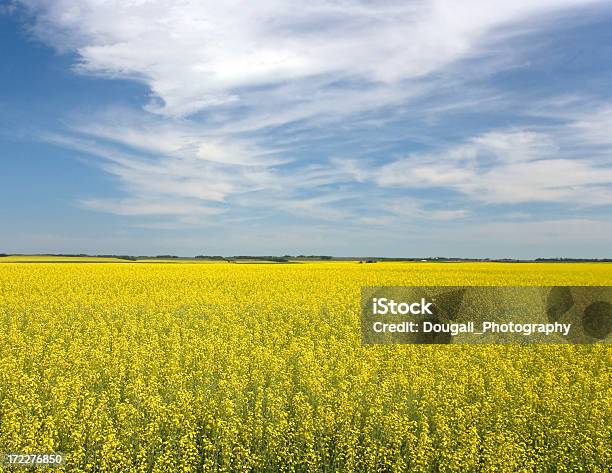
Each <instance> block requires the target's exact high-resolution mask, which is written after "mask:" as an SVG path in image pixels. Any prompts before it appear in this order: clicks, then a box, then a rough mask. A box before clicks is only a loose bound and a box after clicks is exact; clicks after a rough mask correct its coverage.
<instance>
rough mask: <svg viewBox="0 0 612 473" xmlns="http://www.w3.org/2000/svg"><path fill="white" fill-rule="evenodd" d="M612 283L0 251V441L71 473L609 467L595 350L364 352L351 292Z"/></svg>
mask: <svg viewBox="0 0 612 473" xmlns="http://www.w3.org/2000/svg"><path fill="white" fill-rule="evenodd" d="M611 281H612V265H608V264H501V263H500V264H497V263H458V264H454V263H453V264H451V263H431V264H430V263H377V264H358V263H312V264H309V263H304V264H277V265H270V264H265V265H264V264H262V265H258V264H250V265H236V264H210V265H208V264H197V265H195V264H194V265H177V264H160V263H155V264H148V263H135V264H133V263H117V264H113V263H109V264H87V263H74V264H73V263H62V264H52V263H41V264H37V263H28V264H21V263H11V264H0V324H1V325H0V452H4V453H6V452H40V453H51V452H64V453H66V458H67V465H66V469H68V470H70V471H109V472H110V471H121V472H128V471H142V472H146V471H155V472H157V471H159V472H166V471H167V472H175V471H309V472H310V471H311V472H323V471H381V472H382V471H385V472H386V471H424V472H427V471H442V472H444V471H448V472H452V471H456V472H465V471H500V472H505V471H534V472H536V471H538V472H539V471H552V470H555V471H588V472H596V471H601V472H603V471H609V470H608V468H609V467H610V465H612V430H611V426H612V387H611V386H612V383H611V381H612V376H611V369H610V368H611V366H612V352H611V351H610V349H609V348H607V347H605V346H601V345H589V346H577V345H574V346H572V345H558V346H545V345H539V346H501V345H487V346H475V345H448V346H423V345H420V346H417V345H412V346H407V345H404V346H398V345H396V346H368V347H363V346H361V344H360V337H361V334H360V327H359V291H360V287H361V286H363V285H463V284H477V285H554V284H559V285H585V284H587V285H609V284H610V282H611ZM0 469H2V467H1V466H0Z"/></svg>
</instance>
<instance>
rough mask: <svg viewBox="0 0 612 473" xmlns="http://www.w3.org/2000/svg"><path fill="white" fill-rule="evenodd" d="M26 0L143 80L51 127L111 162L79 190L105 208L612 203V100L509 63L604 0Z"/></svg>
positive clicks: (35, 30) (78, 46)
mask: <svg viewBox="0 0 612 473" xmlns="http://www.w3.org/2000/svg"><path fill="white" fill-rule="evenodd" d="M19 3H20V4H21V5H22V6H24V7H25V9H26V11H27V12H28V14H29V15H30V18H31V24H30V31H31V33H32V35H33V36H34V37H36V38H37V39H38V40H40V41H43V42H45V43H47V44H50V45H52V46H53V47H55V48H56V49H57V50H58V51H61V52H65V53H70V54H72V55H74V58H75V61H74V70H75V72H77V73H79V74H84V75H94V76H96V77H102V78H107V79H128V80H133V81H137V82H139V83H141V84H144V85H145V86H146V88H147V90H148V91H149V97H148V99H147V100H146V102H145V103H142V104H141V107H134V108H132V109H125V108H123V109H119V108H116V107H113V106H112V105H106V106H104V107H100V108H101V109H102V110H100V111H99V112H98V113H95V114H91V115H89V116H87V117H82V116H81V117H75V116H74V115H73V116H72V118H68V119H67V123H68V125H67V126H66V127H65V128H64V129H63V130H62V131H61V132H60V133H56V134H48V135H47V136H46V137H45V139H47V140H48V141H50V142H52V143H54V144H56V145H58V146H63V147H68V148H71V149H75V150H78V151H80V152H82V153H84V154H86V155H89V156H95V157H96V158H97V161H96V163H97V164H98V165H99V166H100V167H101V168H102V169H103V170H104V171H105V172H107V173H109V174H111V175H112V176H114V177H115V178H116V179H117V182H118V187H119V194H120V195H118V196H115V197H113V198H109V199H105V198H94V197H84V198H83V199H82V204H83V205H85V206H87V207H88V208H90V209H92V210H96V211H101V212H108V213H113V214H117V215H122V216H128V217H131V218H135V217H143V218H145V219H147V218H152V217H158V218H159V220H160V221H159V222H153V223H152V222H150V221H148V220H147V221H145V222H137V224H139V225H149V226H150V225H156V226H158V227H167V228H182V226H194V225H195V226H197V225H203V224H206V223H207V222H210V221H212V220H213V219H214V221H215V222H218V221H219V219H226V220H225V221H228V222H229V221H232V219H240V218H244V217H245V216H248V217H249V218H251V219H257V218H261V219H270V218H271V219H274V218H277V217H278V215H283V216H287V218H289V219H291V218H300V217H302V218H304V219H308V221H309V222H311V221H312V220H321V221H322V222H326V223H329V222H338V223H343V224H350V223H351V222H353V223H358V224H376V223H378V224H380V223H381V222H387V223H389V224H390V223H391V222H397V221H402V220H403V219H407V218H412V219H417V220H422V221H437V222H447V223H449V224H451V223H452V222H453V221H455V220H463V219H466V218H476V217H478V215H479V212H481V211H482V209H483V208H484V207H487V206H493V207H496V206H498V207H504V206H507V207H511V208H509V209H508V212H509V213H512V212H515V213H516V212H517V211H520V210H521V209H518V210H517V209H516V208H515V207H516V206H520V205H530V204H533V203H552V204H568V206H569V207H572V208H581V207H584V206H601V205H610V204H612V192H611V190H610V185H611V184H612V171H611V168H610V166H611V165H612V162H611V155H610V152H609V148H610V145H612V142H611V141H610V138H609V133H608V132H607V130H609V129H610V126H612V122H611V121H610V117H611V116H612V114H611V113H610V109H612V108H610V107H606V106H605V105H602V103H590V104H589V105H588V106H585V104H584V101H583V100H582V97H583V96H584V91H580V90H577V91H574V92H573V93H567V94H566V95H558V96H550V97H542V98H541V100H539V101H535V102H539V103H540V105H541V107H540V109H539V110H538V103H534V102H531V103H528V104H523V103H522V100H523V99H522V96H523V94H524V89H516V88H513V87H508V86H507V85H505V84H504V83H503V82H502V81H499V82H498V81H497V80H496V79H495V78H496V75H498V74H502V73H503V72H508V71H511V72H516V71H523V72H524V73H525V74H527V75H529V73H530V61H532V60H533V59H532V57H531V56H530V53H533V51H534V50H535V51H537V50H538V48H539V47H543V46H542V44H544V43H546V41H545V40H543V39H542V38H541V37H540V36H538V33H539V32H542V31H545V30H546V28H548V27H550V25H554V24H555V22H561V21H563V22H571V21H572V19H573V18H575V17H576V12H583V11H586V10H588V9H589V8H594V9H597V8H602V5H604V4H605V2H602V1H597V0H592V1H588V0H544V1H540V2H532V1H527V0H520V1H516V2H512V3H507V2H506V3H503V2H502V3H500V2H489V1H484V0H470V1H466V2H461V4H460V5H459V4H458V3H457V2H454V1H450V0H448V1H443V0H426V1H411V2H406V1H391V2H365V1H359V0H347V1H341V2H331V1H322V0H321V1H319V0H317V1H314V2H308V4H304V5H300V6H299V7H296V5H295V4H294V3H291V2H286V1H278V0H264V1H261V2H256V3H245V2H237V1H229V2H223V3H222V4H221V3H219V2H209V1H182V2H175V1H171V0H152V1H148V2H141V1H127V0H123V1H119V0H111V1H106V2H99V1H96V0H82V1H79V2H75V1H71V0H55V1H52V2H47V1H42V0H21V1H20V2H19ZM525 38H530V39H532V41H530V42H528V41H526V40H525ZM507 82H510V83H511V82H512V79H511V78H510V79H508V81H507ZM553 95H554V94H553ZM553 102H554V103H553ZM479 114H481V115H484V116H485V117H484V118H482V119H480V120H479V119H478V115H479ZM456 116H461V119H463V118H464V117H465V116H469V118H470V120H466V122H471V124H472V125H471V128H470V127H469V126H468V125H464V124H463V123H461V119H456V120H454V119H453V118H452V117H456ZM500 116H501V118H500ZM449 117H451V118H449ZM482 122H485V123H482ZM438 124H439V125H438ZM437 126H439V127H443V128H444V132H443V133H441V132H440V131H439V130H440V128H436V127H437ZM496 208H497V207H496ZM489 217H490V214H487V213H486V212H485V213H483V217H482V218H483V219H486V218H489ZM325 228H327V230H326V231H329V228H328V227H325Z"/></svg>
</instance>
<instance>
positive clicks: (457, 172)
mask: <svg viewBox="0 0 612 473" xmlns="http://www.w3.org/2000/svg"><path fill="white" fill-rule="evenodd" d="M605 117H606V115H604V118H605ZM582 123H583V122H574V123H570V124H568V125H565V126H561V127H559V128H558V129H556V130H555V131H554V132H553V131H549V132H547V133H543V132H532V131H516V130H506V131H502V130H498V131H493V132H489V133H486V134H484V135H481V136H477V137H475V138H472V139H471V140H469V141H468V142H467V143H464V144H460V145H457V146H454V147H450V148H448V149H446V150H443V151H441V152H439V153H436V154H414V155H411V156H409V157H407V158H404V159H400V160H397V161H394V162H391V163H390V164H387V165H384V166H382V167H380V168H379V169H373V170H371V177H372V179H374V180H375V182H376V183H377V184H379V185H380V186H383V187H405V188H413V189H419V188H421V189H422V188H438V189H444V188H446V189H450V190H453V191H456V192H458V193H460V194H464V195H466V196H467V197H469V198H471V199H472V200H475V201H481V202H486V203H497V204H508V203H513V204H516V203H525V202H567V203H571V204H573V205H574V206H575V205H610V204H612V152H609V154H608V156H607V160H605V161H603V162H602V160H601V159H600V158H599V159H597V160H595V159H588V158H585V157H581V158H574V157H571V156H573V155H574V149H569V150H567V151H566V150H564V149H563V148H559V147H557V146H556V145H554V144H553V143H555V142H565V144H569V143H570V142H571V140H572V138H571V136H570V135H571V134H572V133H574V135H575V136H574V139H575V140H582V139H583V133H582V131H581V132H580V133H579V134H578V135H576V134H575V132H574V130H575V129H576V128H582V125H579V124H582ZM588 123H589V125H590V126H591V127H592V128H593V129H595V130H599V127H600V126H601V123H599V122H596V121H594V120H593V119H591V120H590V121H589V122H588ZM557 135H558V136H557ZM597 139H599V135H597V136H595V140H597ZM565 153H567V154H568V155H569V156H570V157H567V156H566V155H565Z"/></svg>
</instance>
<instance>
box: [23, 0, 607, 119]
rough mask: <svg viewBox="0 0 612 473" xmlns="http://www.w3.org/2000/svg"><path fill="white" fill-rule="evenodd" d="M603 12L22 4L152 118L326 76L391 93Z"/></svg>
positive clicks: (67, 1)
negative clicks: (571, 16)
mask: <svg viewBox="0 0 612 473" xmlns="http://www.w3.org/2000/svg"><path fill="white" fill-rule="evenodd" d="M594 2H595V0H593V1H587V0H542V1H539V2H533V1H530V0H516V1H514V2H502V3H500V2H490V1H486V0H468V1H464V2H461V6H460V7H459V6H458V5H457V3H456V2H455V1H452V0H431V1H411V2H406V1H399V0H398V1H390V2H365V1H361V0H345V1H341V2H333V1H323V0H315V1H311V2H307V3H302V4H300V5H296V4H295V3H293V2H289V1H279V0H262V1H258V2H243V1H238V0H227V1H224V2H218V1H205V0H191V1H189V0H184V1H180V2H177V1H175V0H151V1H146V2H143V1H141V0H108V1H104V2H100V1H98V0H79V1H78V2H77V1H74V0H55V1H53V2H48V1H43V0H22V2H21V3H22V4H25V5H26V6H28V7H29V9H30V11H31V12H32V13H33V14H34V15H35V16H36V23H35V26H34V31H35V33H36V34H37V35H38V36H39V37H40V38H42V39H43V40H44V41H47V42H49V43H51V44H53V45H54V46H56V47H57V48H59V49H61V50H69V51H76V52H77V54H78V55H79V57H80V62H79V65H78V69H79V70H80V71H82V72H85V73H92V74H99V75H103V76H107V77H127V78H134V79H137V80H140V81H142V82H144V83H145V84H147V86H148V87H150V89H151V92H152V94H153V95H154V97H153V100H152V101H151V102H150V104H149V106H148V109H149V110H152V111H155V112H157V113H160V114H164V115H168V116H186V115H190V114H192V113H195V112H198V111H201V110H206V109H209V108H211V107H216V106H219V105H224V104H235V102H236V101H241V100H243V99H244V98H245V97H246V96H249V95H252V94H255V95H258V94H259V91H256V92H250V91H249V89H250V88H253V87H274V86H279V85H284V84H287V83H298V84H299V83H300V81H307V80H311V79H316V80H320V79H321V78H325V79H324V80H325V82H327V83H328V84H329V83H333V82H336V81H342V80H358V81H361V82H365V83H374V84H387V85H388V84H394V83H398V82H400V81H405V80H407V79H415V78H422V77H425V76H427V75H428V74H431V73H433V72H436V71H440V70H442V69H443V68H445V67H447V66H448V65H450V64H452V63H453V62H454V61H457V60H459V59H462V58H465V57H468V56H470V55H473V54H477V53H479V52H483V50H484V51H486V48H487V46H488V45H490V43H491V42H492V41H494V37H486V36H485V35H486V34H487V33H489V32H491V31H494V30H495V29H498V28H500V27H503V26H507V25H509V24H511V23H512V22H516V21H519V20H521V19H524V18H529V17H533V16H534V15H544V14H549V13H551V12H555V11H559V10H563V9H568V8H571V7H576V6H581V5H586V4H589V3H594ZM505 33H506V34H508V33H509V32H508V31H506V32H505ZM306 90H307V89H306ZM374 90H376V88H374ZM346 91H347V89H346V88H341V89H340V92H341V93H342V94H343V93H345V92H346ZM361 92H363V90H361ZM357 96H358V94H355V96H354V97H355V98H357ZM322 98H323V100H326V98H325V97H322ZM288 99H290V98H288V97H285V100H288ZM306 102H309V100H306Z"/></svg>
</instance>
